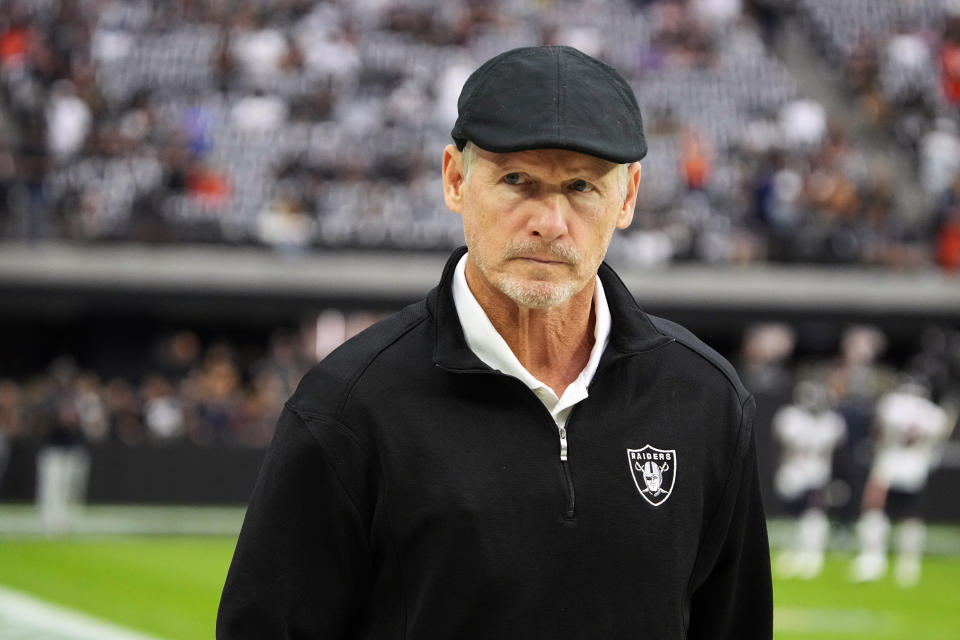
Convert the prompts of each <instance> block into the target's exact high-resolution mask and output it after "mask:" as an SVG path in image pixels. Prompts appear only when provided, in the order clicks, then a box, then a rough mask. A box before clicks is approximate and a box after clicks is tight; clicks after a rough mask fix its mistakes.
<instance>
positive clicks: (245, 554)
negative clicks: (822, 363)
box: [217, 47, 772, 640]
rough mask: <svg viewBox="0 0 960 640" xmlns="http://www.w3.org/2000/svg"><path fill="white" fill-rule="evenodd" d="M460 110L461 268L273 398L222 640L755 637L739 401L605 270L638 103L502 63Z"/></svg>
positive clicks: (454, 180)
mask: <svg viewBox="0 0 960 640" xmlns="http://www.w3.org/2000/svg"><path fill="white" fill-rule="evenodd" d="M458 107H459V118H458V120H457V123H456V125H455V127H454V130H453V138H454V140H455V141H456V143H457V144H456V145H450V146H448V147H447V148H446V149H445V150H444V153H443V186H444V198H445V201H446V204H447V206H448V207H449V208H450V209H451V210H452V211H454V212H456V213H458V214H459V215H460V216H461V217H462V219H463V225H464V232H465V236H466V243H467V249H460V250H458V251H456V252H455V253H454V255H453V256H452V257H451V258H450V260H449V262H448V264H447V267H446V269H445V270H444V273H443V275H442V277H441V281H440V284H439V285H438V286H437V288H435V289H434V290H433V291H432V292H431V293H430V294H429V295H428V296H427V298H426V300H424V301H422V302H419V303H417V304H414V305H412V306H410V307H408V308H406V309H404V310H403V311H401V312H400V313H398V314H396V315H395V316H392V317H391V318H389V319H387V320H384V321H383V322H381V323H379V324H377V325H375V326H374V327H372V328H371V329H369V330H367V331H366V332H364V333H362V334H360V335H359V336H357V337H356V338H354V339H352V340H350V341H349V342H347V343H346V344H345V345H343V346H342V347H341V348H340V349H338V350H337V351H335V352H334V353H333V354H331V355H330V356H329V357H327V358H326V359H325V360H324V361H323V362H321V363H320V364H319V365H317V366H316V367H315V368H314V369H313V370H312V371H311V372H310V373H309V374H308V375H307V376H306V377H305V378H304V379H303V381H302V382H301V384H300V387H299V389H298V390H297V392H296V393H295V394H294V396H293V397H292V398H291V399H290V400H289V401H288V402H287V403H286V406H285V408H284V411H283V414H282V416H281V418H280V421H279V424H278V427H277V433H276V436H275V437H274V440H273V443H272V444H271V446H270V449H269V451H268V453H267V456H266V459H265V461H264V465H263V469H262V470H261V473H260V477H259V479H258V481H257V484H256V488H255V489H254V493H253V497H252V499H251V503H250V507H249V510H248V512H247V517H246V521H245V523H244V526H243V530H242V532H241V534H240V540H239V542H238V544H237V550H236V554H235V556H234V559H233V564H232V565H231V568H230V572H229V575H228V577H227V583H226V586H225V588H224V593H223V599H222V601H221V605H220V614H219V619H218V628H217V637H218V638H222V639H225V638H324V639H328V638H329V639H340V638H370V639H380V638H408V639H411V640H412V639H420V638H429V639H433V638H457V639H458V640H460V639H464V638H485V639H494V638H496V639H502V638H590V639H595V638H657V639H659V640H666V639H672V638H677V639H679V638H710V639H711V640H721V639H734V638H735V639H738V640H751V639H755V638H770V637H771V626H772V625H771V619H772V613H771V609H772V606H771V587H770V565H769V550H768V546H767V537H766V530H765V525H764V518H763V509H762V505H761V502H760V496H759V490H758V486H757V480H756V460H755V452H754V445H753V433H752V417H753V410H754V404H753V399H752V398H751V396H750V395H749V394H748V393H747V392H746V391H745V390H744V388H743V386H742V385H741V384H740V382H739V380H738V378H737V376H736V374H735V373H734V371H733V369H732V368H731V367H730V365H729V364H728V363H727V362H725V361H724V360H723V359H722V358H720V357H719V356H718V355H717V354H716V353H714V352H713V351H711V350H710V349H709V348H708V347H706V346H704V345H703V344H702V343H701V342H699V341H698V340H697V339H696V338H694V337H693V336H692V335H691V334H690V333H688V332H687V331H685V330H684V329H682V328H680V327H678V326H677V325H674V324H672V323H670V322H667V321H665V320H661V319H658V318H655V317H652V316H648V315H647V314H645V313H644V312H643V311H641V310H640V308H639V307H638V306H637V304H636V303H635V301H634V299H633V298H632V296H631V295H630V292H629V291H628V290H627V289H626V288H625V287H624V285H623V284H622V283H621V282H620V280H619V279H618V278H617V276H616V274H615V273H614V272H613V271H612V270H611V269H610V268H609V267H607V266H605V265H603V264H602V261H603V257H604V254H605V252H606V250H607V247H608V245H609V242H610V238H611V236H612V234H613V233H614V231H615V230H616V229H617V228H621V229H622V228H625V227H627V226H628V225H629V224H630V222H631V219H632V216H633V209H634V204H635V201H636V197H637V186H638V184H639V181H640V165H639V163H638V161H639V160H640V159H641V158H642V157H643V156H644V155H645V153H646V143H645V140H644V136H643V130H642V125H641V119H640V111H639V109H638V108H637V103H636V100H635V98H634V96H633V93H632V91H631V89H630V87H629V85H627V83H626V82H625V81H624V80H623V79H622V78H621V77H620V76H619V75H618V74H617V73H616V72H615V71H614V70H613V69H612V68H610V67H608V66H607V65H605V64H603V63H601V62H599V61H597V60H594V59H593V58H590V57H588V56H586V55H584V54H582V53H580V52H579V51H577V50H575V49H571V48H568V47H534V48H524V49H516V50H513V51H508V52H506V53H504V54H501V55H499V56H497V57H495V58H493V59H492V60H490V61H488V62H487V63H485V64H484V65H483V66H481V67H480V68H479V69H478V70H477V71H476V72H475V73H474V74H473V75H472V76H471V77H470V78H469V79H468V80H467V83H466V84H465V85H464V88H463V92H462V94H461V97H460V101H459V104H458ZM385 277H388V275H387V274H385ZM648 463H649V464H648ZM653 467H656V468H657V469H658V470H660V476H659V484H658V491H656V492H652V491H650V490H649V488H648V484H647V483H648V480H647V479H646V478H645V475H644V469H650V468H653Z"/></svg>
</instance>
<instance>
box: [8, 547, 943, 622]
mask: <svg viewBox="0 0 960 640" xmlns="http://www.w3.org/2000/svg"><path fill="white" fill-rule="evenodd" d="M235 540H236V537H235V535H204V536H196V535H163V536H157V535H102V534H83V535H79V536H76V537H74V538H70V539H65V540H58V541H47V540H45V539H43V538H41V537H37V536H33V535H25V534H10V533H7V534H5V535H3V536H2V537H0V585H3V586H5V587H7V588H9V589H13V590H15V591H17V592H20V593H24V594H29V595H32V596H36V597H38V598H41V599H43V600H45V601H48V602H51V603H55V604H59V605H63V606H66V607H69V608H71V609H75V610H78V611H81V612H85V613H87V614H89V615H91V616H94V617H96V618H100V619H103V620H107V621H111V622H114V623H116V624H119V625H122V626H124V627H128V628H130V629H135V630H138V631H141V632H145V633H148V634H151V635H153V636H156V637H159V638H166V639H169V640H193V639H196V640H201V639H202V640H208V639H210V638H212V637H213V629H214V620H215V616H216V608H217V602H218V598H219V595H220V590H221V588H222V586H223V580H224V577H225V575H226V570H227V566H228V564H229V562H230V556H231V553H232V551H233V545H234V543H235ZM850 557H851V556H850V555H849V554H848V553H834V554H832V555H831V556H830V557H829V560H828V563H827V567H826V570H825V572H824V573H823V574H822V575H821V576H820V577H819V578H817V579H815V580H812V581H797V580H792V581H785V580H778V581H776V583H775V602H776V622H775V627H776V633H775V637H776V638H777V639H778V640H792V639H799V640H803V639H813V638H817V639H824V640H827V639H838V640H857V639H861V638H863V639H874V640H875V639H877V638H879V639H881V640H882V639H886V638H890V639H898V638H904V639H906V638H909V639H911V640H914V639H917V640H920V639H922V640H938V639H943V640H946V639H948V638H949V639H951V640H953V639H955V638H958V637H960V635H958V629H960V556H956V555H954V556H951V555H930V556H928V557H927V558H926V559H925V562H924V567H923V577H922V580H921V582H920V584H919V585H918V586H917V587H914V588H911V589H901V588H899V587H897V586H896V584H895V583H894V582H893V580H892V578H887V579H884V580H882V581H880V582H877V583H873V584H868V585H859V584H850V583H849V582H848V581H847V580H846V575H847V570H848V568H849V563H850ZM0 626H2V625H0ZM0 637H3V630H2V628H0ZM17 637H20V636H17Z"/></svg>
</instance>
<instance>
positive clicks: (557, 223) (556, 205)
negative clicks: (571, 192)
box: [528, 194, 567, 241]
mask: <svg viewBox="0 0 960 640" xmlns="http://www.w3.org/2000/svg"><path fill="white" fill-rule="evenodd" d="M533 206H534V207H535V209H534V212H533V213H532V214H531V216H530V221H529V223H528V228H529V230H530V234H531V235H534V236H537V237H540V238H543V239H544V240H547V241H552V240H556V239H557V238H560V237H562V236H563V235H564V234H566V233H567V210H566V209H567V201H566V198H564V197H563V195H562V194H549V195H545V196H544V197H542V198H540V199H538V200H537V202H536V203H535V204H533Z"/></svg>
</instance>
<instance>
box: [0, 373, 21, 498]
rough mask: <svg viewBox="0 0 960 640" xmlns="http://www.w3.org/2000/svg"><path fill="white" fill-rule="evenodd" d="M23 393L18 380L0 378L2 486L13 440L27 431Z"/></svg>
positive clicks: (0, 462) (0, 484) (0, 465)
mask: <svg viewBox="0 0 960 640" xmlns="http://www.w3.org/2000/svg"><path fill="white" fill-rule="evenodd" d="M21 395H22V394H21V390H20V386H19V385H18V384H17V383H16V382H14V381H13V380H11V379H9V378H0V486H3V476H4V473H5V472H6V470H7V463H8V462H9V460H10V447H11V446H12V444H13V440H14V439H16V438H17V437H19V436H21V435H23V432H24V431H25V425H24V415H23V404H22V398H21Z"/></svg>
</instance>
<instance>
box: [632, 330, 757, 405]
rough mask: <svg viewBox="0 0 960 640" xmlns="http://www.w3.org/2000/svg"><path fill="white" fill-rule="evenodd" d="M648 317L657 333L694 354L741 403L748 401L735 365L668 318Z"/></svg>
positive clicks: (747, 392) (748, 394)
mask: <svg viewBox="0 0 960 640" xmlns="http://www.w3.org/2000/svg"><path fill="white" fill-rule="evenodd" d="M647 317H648V318H649V319H650V322H651V323H652V324H653V326H654V327H655V328H656V329H657V331H659V332H660V333H662V334H664V335H666V336H668V337H670V338H673V340H674V341H675V342H676V344H678V345H680V346H681V348H684V349H686V350H688V351H689V352H690V353H692V354H693V355H694V356H695V357H696V358H697V359H698V360H699V361H700V362H701V363H702V364H703V366H704V370H705V371H712V372H715V373H716V374H718V375H719V376H721V378H722V379H723V380H725V381H726V383H727V384H729V385H730V387H731V388H732V390H733V391H734V392H735V393H736V394H737V396H738V397H739V398H740V401H741V402H744V401H746V399H747V398H749V397H750V392H749V391H747V389H746V387H744V386H743V382H741V381H740V376H739V375H737V371H736V369H734V367H733V365H732V364H730V362H729V361H728V360H727V359H726V358H724V357H723V356H722V355H720V354H719V353H717V352H716V351H715V350H714V349H713V348H712V347H710V346H708V345H707V344H706V343H705V342H703V341H702V340H701V339H700V338H698V337H697V336H695V335H694V334H693V332H691V331H690V330H689V329H687V328H686V327H684V326H682V325H679V324H677V323H676V322H673V321H671V320H667V319H666V318H660V317H658V316H655V315H651V314H647Z"/></svg>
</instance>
